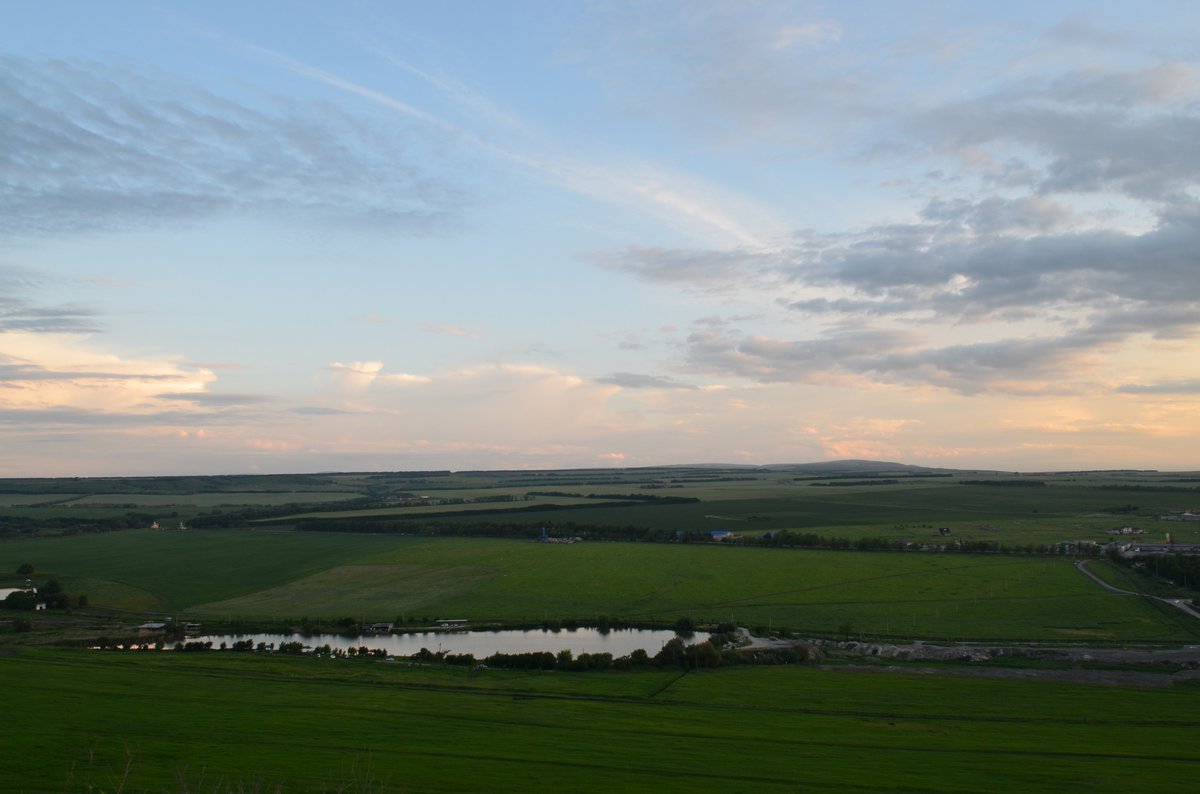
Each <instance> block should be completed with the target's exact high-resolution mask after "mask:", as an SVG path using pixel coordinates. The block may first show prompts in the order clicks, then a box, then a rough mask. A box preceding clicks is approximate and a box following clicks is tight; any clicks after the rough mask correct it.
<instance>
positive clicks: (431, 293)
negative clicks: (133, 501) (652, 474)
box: [0, 0, 1200, 477]
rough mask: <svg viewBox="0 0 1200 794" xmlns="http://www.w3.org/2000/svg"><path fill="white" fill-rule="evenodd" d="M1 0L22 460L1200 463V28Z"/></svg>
mask: <svg viewBox="0 0 1200 794" xmlns="http://www.w3.org/2000/svg"><path fill="white" fill-rule="evenodd" d="M3 5H4V7H5V8H4V18H5V23H4V25H2V26H0V476H4V477H21V476H97V475H167V474H224V473H276V472H309V471H339V470H340V471H377V470H379V471H393V470H414V469H453V470H467V469H526V468H592V467H611V466H650V465H664V464H700V463H729V464H779V463H802V462H812V461H821V460H834V459H844V458H867V459H877V460H891V461H899V462H904V463H911V464H918V465H925V466H945V467H953V468H982V469H997V470H1014V471H1045V470H1075V469H1115V468H1154V469H1163V470H1171V469H1193V470H1194V469H1200V341H1198V334H1200V39H1198V38H1197V37H1196V35H1195V32H1196V31H1197V30H1200V4H1195V3H1193V2H1156V1H1153V0H1152V1H1151V2H1141V3H1136V4H1134V3H1128V2H1119V3H1117V2H1088V3H1060V2H1054V1H1053V0H1049V1H1047V0H1039V2H1010V3H1004V4H995V3H977V2H892V1H889V2H839V3H815V2H814V3H807V2H802V1H797V2H786V3H772V2H752V1H751V0H745V1H741V2H728V0H722V1H721V2H701V1H700V0H688V1H687V2H669V1H668V0H656V1H654V2H616V1H614V2H584V1H583V0H578V1H577V2H561V1H556V2H550V1H546V2H517V1H516V0H513V1H508V0H506V1H505V2H462V1H457V0H451V1H450V2H445V3H428V2H365V1H362V0H358V1H351V2H339V3H316V2H296V1H294V0H293V1H292V2H278V3H273V2H254V3H246V2H237V3H227V2H214V1H213V0H205V2H136V1H134V0H130V1H128V2H112V3H91V2H83V0H78V1H77V2H59V1H58V0H43V1H42V2H39V3H21V2H16V0H7V1H6V2H3Z"/></svg>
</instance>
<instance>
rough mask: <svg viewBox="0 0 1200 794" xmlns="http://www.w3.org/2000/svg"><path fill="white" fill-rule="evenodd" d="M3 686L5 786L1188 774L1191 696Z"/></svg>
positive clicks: (134, 678) (1060, 778)
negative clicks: (6, 716)
mask: <svg viewBox="0 0 1200 794" xmlns="http://www.w3.org/2000/svg"><path fill="white" fill-rule="evenodd" d="M0 682H3V686H4V691H5V693H6V694H5V700H6V702H5V706H6V710H7V713H8V714H10V715H13V716H16V715H20V718H19V720H16V721H13V720H10V723H11V724H10V726H9V727H8V728H7V729H6V735H5V740H4V745H5V752H4V753H3V754H0V780H2V781H4V782H5V790H6V791H11V792H40V791H85V790H95V791H124V792H146V791H189V792H245V791H272V792H274V791H353V792H359V791H364V792H365V791H412V792H433V791H447V792H449V791H491V792H508V791H512V792H527V791H564V790H569V791H581V792H582V791H596V792H608V791H648V790H657V791H695V790H712V789H718V790H724V791H811V790H821V791H831V790H838V791H912V792H932V791H981V792H982V791H986V792H992V791H1075V790H1080V789H1085V788H1086V789H1087V790H1092V791H1112V792H1129V791H1143V792H1157V791H1162V792H1169V791H1182V790H1187V789H1188V788H1190V786H1191V785H1192V784H1193V783H1194V781H1195V778H1196V776H1197V775H1198V774H1200V754H1198V753H1197V752H1196V749H1195V736H1196V731H1197V729H1198V728H1200V718H1198V717H1197V713H1198V710H1197V706H1200V687H1198V686H1197V683H1196V682H1191V683H1187V684H1176V685H1174V686H1171V687H1168V688H1153V689H1133V688H1128V687H1119V686H1087V685H1082V684H1068V683H1052V682H1039V681H1006V680H992V679H986V678H955V677H941V676H939V677H930V676H928V675H912V674H904V673H890V674H889V673H853V672H847V671H837V670H832V671H830V670H817V669H811V668H808V669H806V668H803V667H778V668H729V669H722V670H718V671H714V672H707V673H696V672H693V673H686V674H681V673H679V672H635V673H595V674H586V673H585V674H558V673H545V674H536V675H529V674H520V673H516V672H505V671H484V672H472V671H465V670H457V669H444V668H420V667H417V668H405V667H399V666H397V665H395V664H389V663H386V662H377V661H366V660H340V661H338V660H322V659H312V658H303V657H300V658H283V657H262V656H254V655H243V656H237V655H234V654H217V653H211V654H178V653H175V654H159V653H153V652H151V653H145V652H143V653H134V654H130V653H125V654H117V653H101V652H83V651H75V652H71V651H34V650H30V649H23V650H20V651H18V652H15V653H4V654H0ZM51 703H52V704H53V707H52V708H47V704H51Z"/></svg>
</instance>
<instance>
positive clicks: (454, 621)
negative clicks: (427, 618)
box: [434, 618, 469, 630]
mask: <svg viewBox="0 0 1200 794" xmlns="http://www.w3.org/2000/svg"><path fill="white" fill-rule="evenodd" d="M434 622H435V623H437V626H438V628H439V629H459V630H461V629H466V628H469V624H468V621H467V620H466V618H438V619H437V620H436V621H434Z"/></svg>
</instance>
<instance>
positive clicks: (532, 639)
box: [188, 629, 708, 659]
mask: <svg viewBox="0 0 1200 794" xmlns="http://www.w3.org/2000/svg"><path fill="white" fill-rule="evenodd" d="M677 636H679V637H680V639H682V640H683V641H684V643H685V644H687V645H691V644H692V643H697V642H704V641H705V640H707V639H708V634H706V633H704V632H696V633H695V634H693V635H691V636H690V637H684V636H680V635H677V634H676V633H675V632H674V631H669V630H665V631H664V630H650V629H613V630H611V631H608V632H601V631H600V630H599V629H575V630H568V629H563V630H562V631H547V630H543V629H529V630H527V631H431V632H421V633H415V634H384V635H364V636H362V637H347V636H345V635H342V634H308V635H304V634H211V635H205V636H198V637H188V642H197V641H199V642H208V641H210V640H211V641H212V644H213V647H214V648H217V647H220V645H221V643H222V642H223V643H225V644H226V645H227V646H230V645H233V643H235V642H238V641H240V640H251V641H252V642H253V643H254V644H255V645H256V646H257V645H258V643H260V642H264V643H268V644H271V643H274V645H275V647H279V644H280V643H283V642H302V643H304V645H305V647H314V648H315V647H317V646H320V645H328V646H329V647H331V648H341V649H343V650H345V649H347V648H351V647H353V648H360V647H363V646H366V647H368V648H380V649H383V650H384V651H386V652H387V653H388V654H390V655H393V656H412V655H413V654H415V653H417V652H419V651H420V650H421V649H422V648H428V649H429V650H430V651H433V652H434V653H438V652H440V651H444V652H446V653H452V654H459V653H469V654H471V655H472V656H474V657H475V658H477V659H483V658H485V657H488V656H491V655H492V654H494V653H533V652H540V651H549V652H550V653H558V652H559V651H564V650H569V651H571V653H572V654H574V655H575V656H579V655H580V654H584V653H611V654H612V655H613V658H614V659H619V658H620V657H622V656H628V655H629V654H631V653H633V652H634V651H635V650H637V649H638V648H641V649H642V650H644V651H646V653H648V654H650V655H651V656H653V655H654V654H656V653H658V652H659V650H660V649H661V648H662V646H664V645H666V644H667V642H669V641H670V640H672V639H674V638H675V637H677Z"/></svg>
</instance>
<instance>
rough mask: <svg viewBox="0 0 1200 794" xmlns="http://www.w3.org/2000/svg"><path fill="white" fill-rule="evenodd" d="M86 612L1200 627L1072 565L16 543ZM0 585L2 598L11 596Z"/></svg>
mask: <svg viewBox="0 0 1200 794" xmlns="http://www.w3.org/2000/svg"><path fill="white" fill-rule="evenodd" d="M26 561H30V562H33V563H34V564H35V566H36V568H37V570H38V572H39V575H41V576H54V577H56V578H58V579H59V580H60V581H62V582H63V583H64V584H65V585H66V587H67V589H68V591H70V592H82V593H86V594H87V595H88V600H89V604H90V606H89V609H92V610H93V611H94V610H96V609H100V608H104V607H111V608H117V609H124V610H132V611H135V612H136V611H146V612H156V613H168V614H175V615H177V616H179V617H181V618H188V619H197V620H203V621H207V622H210V623H211V622H213V621H220V620H230V621H235V622H238V621H240V622H246V621H250V622H255V621H257V622H260V623H263V624H266V625H295V624H298V623H299V622H300V619H301V618H304V617H307V618H310V619H327V620H328V619H337V618H340V617H346V616H349V617H353V618H354V619H355V620H359V621H376V620H380V621H383V620H387V621H392V620H403V621H404V622H407V623H409V624H415V625H423V624H424V625H427V624H428V623H429V621H431V620H432V619H434V618H437V617H462V618H467V619H469V620H471V621H473V622H476V623H480V624H482V623H487V622H493V621H495V622H501V623H508V624H530V623H539V622H543V621H545V620H560V621H564V622H570V621H574V622H580V623H584V624H589V623H595V622H597V621H599V620H600V619H601V618H602V617H604V618H608V619H609V620H613V621H627V622H633V623H642V624H654V623H672V622H674V621H675V620H676V619H678V618H679V617H682V616H689V617H691V618H693V619H694V620H696V621H697V622H720V621H727V620H728V621H733V622H736V623H739V624H742V625H749V626H755V627H764V628H766V629H767V630H781V629H784V628H786V629H790V630H793V631H799V632H803V633H808V634H814V635H826V636H831V635H848V636H854V637H864V636H865V637H883V638H895V639H900V638H924V639H931V640H986V641H991V640H1003V641H1023V640H1024V641H1053V640H1057V641H1081V640H1086V641H1096V642H1104V643H1111V642H1165V643H1171V642H1190V641H1195V640H1197V639H1200V626H1196V625H1193V624H1192V621H1191V620H1190V619H1187V617H1186V616H1184V615H1179V616H1176V615H1174V614H1172V611H1170V610H1167V611H1164V610H1162V609H1159V608H1157V607H1156V606H1155V604H1154V603H1153V602H1150V601H1147V600H1145V599H1139V598H1134V597H1129V596H1121V595H1116V594H1113V593H1109V592H1106V591H1104V590H1102V589H1101V588H1099V587H1098V586H1097V585H1096V584H1095V583H1094V582H1092V581H1091V580H1089V579H1087V578H1086V577H1084V576H1083V575H1082V574H1081V573H1079V572H1078V571H1077V570H1076V569H1075V567H1074V566H1073V565H1072V564H1071V561H1070V560H1069V559H1067V558H1056V557H1039V556H1034V557H1026V556H1009V555H967V554H929V553H917V552H911V553H885V552H853V551H823V550H800V549H769V548H753V547H740V546H728V547H727V546H722V545H720V544H704V545H690V544H661V543H618V542H594V543H593V542H584V543H576V544H570V545H558V544H539V543H534V542H531V541H526V540H509V539H494V538H439V537H433V538H429V537H404V536H393V535H364V534H353V533H334V534H326V533H317V532H296V531H292V532H280V531H276V532H269V531H261V530H260V531H246V530H228V531H216V530H210V531H188V532H178V531H170V532H163V531H151V530H129V531H124V532H113V533H102V534H92V535H79V536H71V537H55V538H33V539H28V540H9V541H6V542H3V543H0V570H10V571H11V570H15V569H16V567H17V566H18V565H20V564H21V563H22V562H26ZM0 584H2V582H0Z"/></svg>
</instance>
